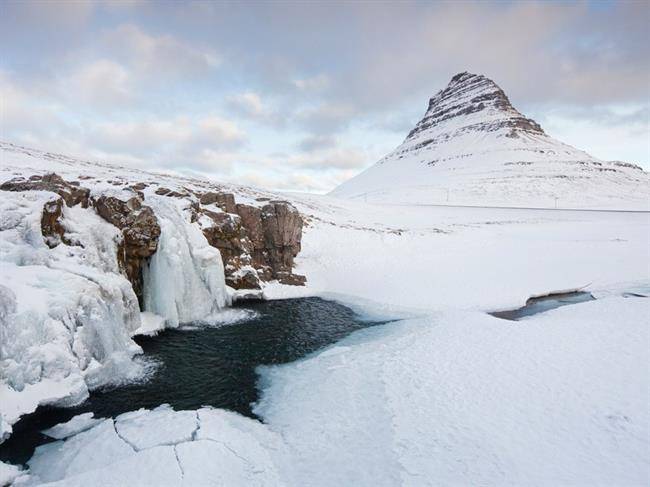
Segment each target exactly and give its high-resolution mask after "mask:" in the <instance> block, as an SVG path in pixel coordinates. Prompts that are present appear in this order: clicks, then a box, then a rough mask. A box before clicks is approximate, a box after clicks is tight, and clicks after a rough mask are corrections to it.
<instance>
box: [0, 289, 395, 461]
mask: <svg viewBox="0 0 650 487" xmlns="http://www.w3.org/2000/svg"><path fill="white" fill-rule="evenodd" d="M245 309H248V310H252V311H253V312H255V314H256V315H255V316H254V317H253V318H251V319H249V320H246V321H242V322H239V323H235V324H231V325H227V326H222V327H219V328H217V327H202V326H200V327H196V328H193V329H184V330H167V331H165V332H164V333H161V334H160V335H158V336H155V337H139V338H138V339H137V342H138V343H139V344H140V345H141V346H142V348H143V350H144V353H145V356H146V357H147V358H148V359H151V360H155V361H157V362H158V363H159V366H158V368H157V370H156V372H155V374H154V375H153V377H151V378H150V379H149V380H148V381H147V382H144V383H139V384H130V385H126V386H121V387H118V388H113V389H110V390H102V391H96V392H94V393H92V394H91V396H90V398H89V399H88V400H87V401H86V402H85V403H83V404H82V405H81V406H79V407H76V408H72V409H62V408H51V407H41V408H39V409H38V410H37V411H36V412H35V413H34V414H31V415H28V416H26V417H24V418H23V419H21V421H19V422H18V423H16V424H15V425H14V434H13V435H12V436H11V437H10V438H9V439H8V440H7V441H5V442H4V443H2V444H1V445H0V460H3V461H8V462H11V463H24V462H26V461H27V460H28V459H29V458H30V457H31V455H32V453H33V451H34V448H35V447H36V446H38V445H39V444H43V443H46V442H48V441H51V440H50V439H48V438H47V437H46V436H44V435H42V434H41V433H40V431H41V430H43V429H46V428H49V427H51V426H53V425H55V424H57V423H60V422H62V421H67V420H69V419H70V418H72V417H73V416H75V415H77V414H81V413H84V412H88V411H92V412H94V413H95V417H114V416H117V415H118V414H121V413H124V412H126V411H132V410H134V409H138V408H153V407H156V406H158V405H160V404H163V403H168V404H171V405H172V407H174V409H197V408H199V407H201V406H204V405H210V406H215V407H219V408H226V409H230V410H233V411H237V412H239V413H241V414H244V415H246V416H250V417H255V416H254V414H253V412H252V410H251V403H253V402H255V401H256V400H257V398H258V390H257V388H256V383H257V378H258V376H257V374H256V372H255V369H256V367H257V366H258V365H262V364H264V365H271V364H282V363H286V362H291V361H294V360H297V359H299V358H302V357H304V356H306V355H308V354H310V353H312V352H314V351H316V350H319V349H321V348H323V347H325V346H327V345H330V344H332V343H334V342H336V341H338V340H340V339H341V338H344V337H345V336H347V335H349V334H350V333H352V332H353V331H355V330H359V329H361V328H367V327H369V326H373V325H378V324H383V323H385V322H378V321H364V320H362V319H360V318H359V317H358V316H356V315H355V314H354V312H353V311H352V310H350V309H349V308H347V307H345V306H342V305H340V304H338V303H335V302H332V301H326V300H324V299H320V298H301V299H287V300H280V301H268V302H260V303H255V304H247V305H246V306H245Z"/></svg>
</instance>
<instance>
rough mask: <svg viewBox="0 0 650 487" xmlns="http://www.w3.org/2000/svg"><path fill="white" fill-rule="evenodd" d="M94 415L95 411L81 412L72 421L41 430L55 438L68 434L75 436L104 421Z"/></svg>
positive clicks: (60, 438)
mask: <svg viewBox="0 0 650 487" xmlns="http://www.w3.org/2000/svg"><path fill="white" fill-rule="evenodd" d="M93 416H95V414H94V413H84V414H79V415H77V416H75V417H74V418H72V419H71V420H70V421H68V422H65V423H60V424H57V425H56V426H53V427H51V428H49V429H46V430H44V431H41V433H43V434H44V435H46V436H49V437H50V438H54V439H55V440H62V439H64V438H67V437H68V436H73V435H76V434H78V433H81V432H82V431H86V430H87V429H90V428H92V427H93V426H95V425H96V424H98V423H100V422H101V421H102V420H101V419H97V418H94V417H93Z"/></svg>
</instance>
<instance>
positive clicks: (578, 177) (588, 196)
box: [331, 72, 650, 209]
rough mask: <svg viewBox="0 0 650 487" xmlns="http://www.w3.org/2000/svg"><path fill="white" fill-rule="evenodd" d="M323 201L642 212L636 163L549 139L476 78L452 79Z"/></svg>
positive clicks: (645, 185) (645, 182) (647, 185)
mask: <svg viewBox="0 0 650 487" xmlns="http://www.w3.org/2000/svg"><path fill="white" fill-rule="evenodd" d="M331 195H333V196H337V197H343V198H354V199H361V200H365V201H370V202H385V203H416V204H452V205H453V204H459V205H480V206H522V207H525V206H528V207H540V208H544V207H555V206H557V207H560V208H608V209H647V208H648V207H649V206H650V179H649V175H648V173H647V172H645V171H643V170H642V169H641V168H640V167H638V166H636V165H634V164H630V163H626V162H620V161H603V160H600V159H597V158H595V157H593V156H591V155H589V154H587V153H586V152H584V151H581V150H578V149H576V148H574V147H571V146H570V145H567V144H564V143H562V142H560V141H558V140H555V139H554V138H552V137H550V136H549V135H547V134H546V133H545V132H544V129H542V127H541V126H540V125H539V124H538V123H537V122H535V121H534V120H532V119H530V118H526V117H525V116H524V115H522V114H521V113H520V112H519V111H517V110H516V109H515V108H514V107H513V106H512V104H511V103H510V100H509V99H508V97H507V96H506V94H505V93H504V91H503V90H502V89H501V88H500V87H499V86H498V85H497V84H496V83H495V82H494V81H492V80H490V79H488V78H486V77H485V76H481V75H476V74H471V73H467V72H464V73H459V74H457V75H456V76H454V77H453V78H452V79H451V81H450V82H449V84H448V85H447V87H446V88H445V89H443V90H442V91H440V92H438V93H437V94H436V95H435V96H434V97H433V98H431V99H430V100H429V107H428V109H427V111H426V113H425V114H424V117H423V118H422V120H420V121H419V122H418V123H417V124H416V126H415V127H414V128H413V130H411V132H409V134H408V135H407V137H406V139H405V140H404V142H403V143H402V144H401V145H400V146H398V147H397V148H396V149H395V150H393V151H392V152H391V153H390V154H388V155H387V156H385V157H384V158H383V159H381V160H380V161H378V162H377V163H375V164H374V165H373V166H371V167H370V168H368V169H367V170H365V171H364V172H362V173H361V174H359V175H357V176H356V177H354V178H352V179H350V180H349V181H347V182H345V183H343V184H341V185H340V186H339V187H337V188H336V189H334V191H332V193H331Z"/></svg>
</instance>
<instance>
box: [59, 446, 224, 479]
mask: <svg viewBox="0 0 650 487" xmlns="http://www.w3.org/2000/svg"><path fill="white" fill-rule="evenodd" d="M47 485H48V486H50V487H55V486H56V487H90V486H93V487H94V486H120V487H121V486H133V487H135V486H138V487H144V486H151V487H154V486H155V487H164V486H172V485H175V486H178V485H182V472H181V469H180V467H179V464H178V461H177V459H176V454H175V452H174V447H172V446H157V447H154V448H150V449H148V450H144V451H139V452H134V451H133V450H131V454H130V455H128V456H125V457H120V458H114V459H113V461H112V462H111V463H109V464H106V465H103V466H102V467H100V468H96V469H93V470H87V471H84V472H81V473H79V474H76V475H73V476H70V477H66V478H65V479H62V480H60V481H58V482H54V483H51V484H47ZM187 485H188V486H189V485H192V484H187ZM194 485H197V484H194ZM206 485H208V484H206ZM209 485H213V484H209Z"/></svg>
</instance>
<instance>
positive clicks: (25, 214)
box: [0, 192, 141, 436]
mask: <svg viewBox="0 0 650 487" xmlns="http://www.w3.org/2000/svg"><path fill="white" fill-rule="evenodd" d="M52 197H53V195H52V194H50V193H45V192H29V193H6V192H0V215H1V217H0V263H1V265H2V273H0V397H2V401H1V403H0V414H1V415H2V422H1V423H2V425H3V432H2V434H3V435H4V436H6V435H7V434H8V433H9V432H10V431H11V429H10V425H11V424H13V423H14V422H15V421H16V420H17V419H18V418H19V417H20V415H22V414H25V413H28V412H31V411H33V410H35V409H36V407H37V406H38V405H40V404H54V403H56V404H59V405H74V404H77V403H79V402H81V401H83V400H84V399H85V398H86V397H87V396H88V389H89V388H90V389H92V388H95V387H100V386H102V385H105V384H108V383H111V382H114V381H118V382H119V381H121V380H123V379H124V378H125V377H131V376H137V375H138V374H139V373H140V368H141V367H140V366H139V365H138V364H136V363H135V362H133V361H132V357H133V356H134V355H135V354H136V353H139V352H140V351H141V350H140V347H138V346H137V345H136V344H135V343H134V342H133V341H132V340H131V338H130V335H131V333H132V332H133V331H134V330H135V329H136V328H138V327H139V326H140V322H139V310H138V303H137V299H136V297H135V294H134V293H133V290H132V288H131V285H130V284H129V282H128V281H127V280H126V279H125V278H124V277H123V276H121V275H120V274H119V270H118V268H117V261H116V257H115V256H116V242H117V241H118V239H119V238H120V235H119V233H118V232H117V230H116V229H115V228H114V227H113V226H111V225H109V224H108V223H106V222H104V221H103V220H101V218H99V217H98V216H97V215H95V214H94V213H92V212H89V211H84V210H82V209H81V208H64V221H65V225H66V230H67V231H68V232H69V236H70V239H71V240H72V242H73V245H71V246H67V245H59V246H58V247H56V248H54V249H50V248H48V247H47V246H46V245H45V243H44V241H43V238H42V235H41V230H40V215H41V209H42V208H43V204H44V203H46V202H47V201H50V200H51V198H52ZM107 370H110V373H107Z"/></svg>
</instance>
